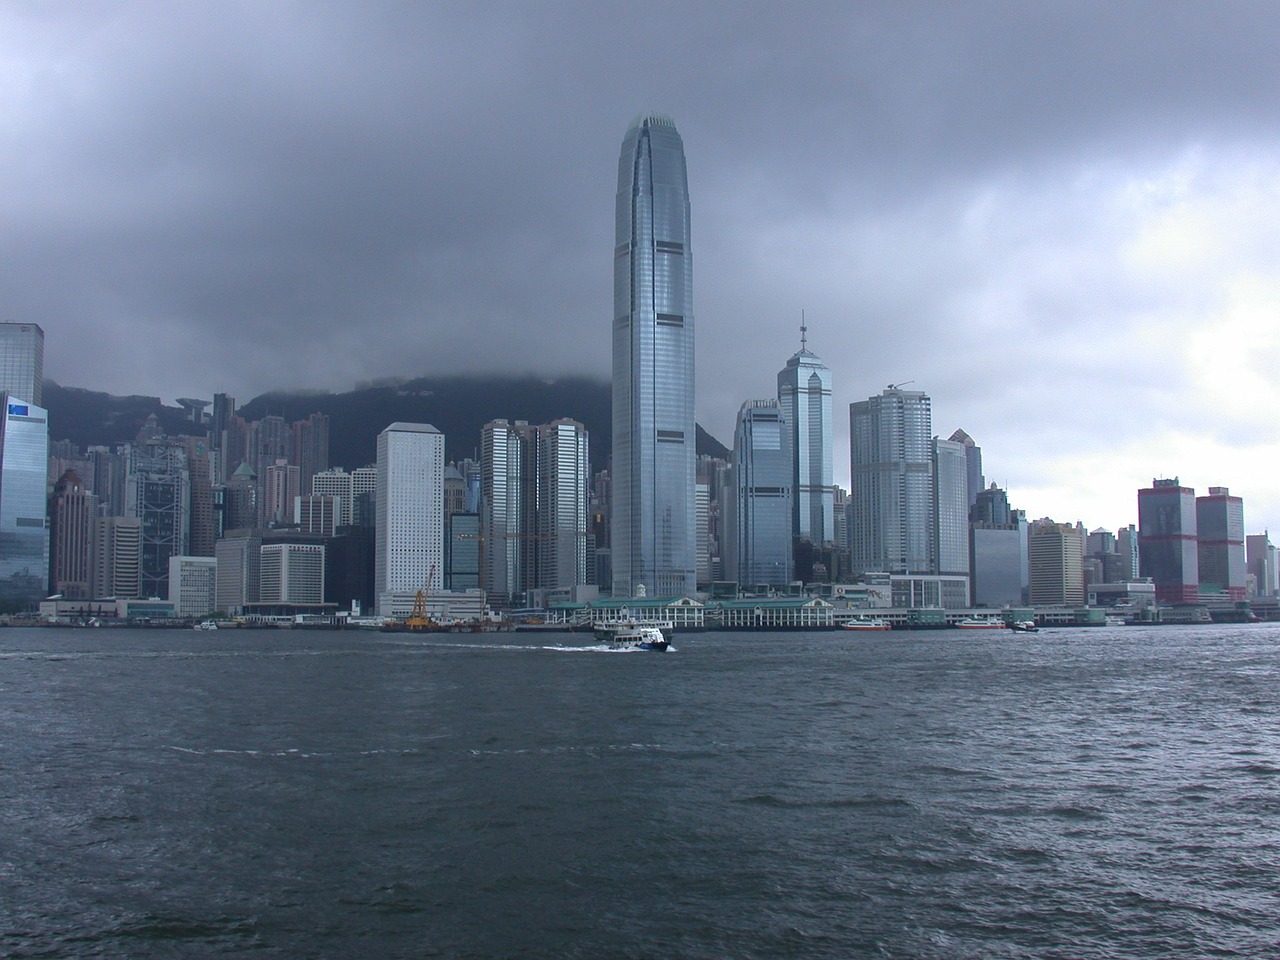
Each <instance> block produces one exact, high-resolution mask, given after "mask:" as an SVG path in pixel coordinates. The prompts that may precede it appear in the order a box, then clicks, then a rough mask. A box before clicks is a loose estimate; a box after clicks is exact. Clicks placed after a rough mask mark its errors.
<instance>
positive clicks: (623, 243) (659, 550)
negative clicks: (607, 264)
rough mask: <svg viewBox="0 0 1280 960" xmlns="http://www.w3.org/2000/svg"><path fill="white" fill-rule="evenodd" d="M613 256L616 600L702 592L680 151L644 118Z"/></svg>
mask: <svg viewBox="0 0 1280 960" xmlns="http://www.w3.org/2000/svg"><path fill="white" fill-rule="evenodd" d="M613 253H614V259H613V278H614V282H613V289H614V294H613V299H614V307H613V474H612V477H613V491H612V498H613V508H612V511H613V512H612V516H613V522H612V531H611V538H612V564H613V592H614V594H615V595H619V596H632V595H634V594H635V593H636V592H637V589H638V588H639V587H640V586H641V585H643V586H644V587H645V590H646V592H647V593H649V594H651V595H655V596H656V595H663V596H669V595H678V594H689V593H692V592H693V590H694V586H695V572H696V570H695V568H696V562H695V544H694V534H695V522H696V520H695V502H694V459H695V440H696V437H695V434H694V430H695V427H694V416H693V330H694V323H693V258H692V254H693V251H692V248H691V247H690V243H689V183H688V175H687V173H686V170H685V158H684V143H683V141H682V140H681V139H680V134H679V132H677V130H676V127H675V124H674V123H672V122H671V120H670V119H668V118H667V117H664V116H660V115H657V114H650V115H648V116H643V117H640V118H638V119H637V120H636V121H635V122H634V123H632V125H631V128H630V129H629V130H628V131H627V135H626V137H625V138H624V139H623V141H622V154H621V157H620V158H619V161H618V198H617V233H616V238H615V246H614V251H613Z"/></svg>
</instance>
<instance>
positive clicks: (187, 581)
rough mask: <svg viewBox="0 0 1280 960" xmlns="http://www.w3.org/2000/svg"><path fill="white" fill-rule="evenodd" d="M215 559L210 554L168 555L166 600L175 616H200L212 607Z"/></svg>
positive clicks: (214, 588)
mask: <svg viewBox="0 0 1280 960" xmlns="http://www.w3.org/2000/svg"><path fill="white" fill-rule="evenodd" d="M217 569H218V561H217V560H215V559H214V558H213V557H178V556H175V557H170V558H169V597H168V599H169V602H170V603H172V604H173V611H174V615H175V616H178V617H184V618H188V617H203V616H207V615H208V614H210V613H213V612H214V610H215V609H216V606H215V600H216V596H217V579H218V578H217Z"/></svg>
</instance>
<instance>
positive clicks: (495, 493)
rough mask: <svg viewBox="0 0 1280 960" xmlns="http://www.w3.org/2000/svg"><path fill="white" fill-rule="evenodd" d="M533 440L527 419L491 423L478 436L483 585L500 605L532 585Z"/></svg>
mask: <svg viewBox="0 0 1280 960" xmlns="http://www.w3.org/2000/svg"><path fill="white" fill-rule="evenodd" d="M535 436H536V431H535V430H534V429H533V428H532V427H530V426H529V424H528V422H527V421H524V420H517V421H515V422H514V423H511V422H509V421H507V420H491V421H490V422H488V423H486V424H485V425H484V427H483V429H482V431H481V435H480V491H481V492H480V503H481V509H480V517H481V520H480V524H481V530H480V536H481V538H482V546H481V571H480V585H481V586H482V587H483V588H484V590H485V591H486V592H487V593H488V594H489V595H490V597H491V599H493V600H495V601H497V602H498V603H518V602H522V598H523V597H524V594H525V591H526V590H529V589H531V588H532V587H533V586H534V582H533V559H532V558H533V548H534V546H535V544H534V542H533V538H534V536H535V535H536V530H535V528H534V503H535V502H536V498H537V491H536V487H537V473H536V463H537V459H536V440H535Z"/></svg>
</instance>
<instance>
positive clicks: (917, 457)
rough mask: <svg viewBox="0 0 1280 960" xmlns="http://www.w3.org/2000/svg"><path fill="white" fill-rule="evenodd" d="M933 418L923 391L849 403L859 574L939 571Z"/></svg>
mask: <svg viewBox="0 0 1280 960" xmlns="http://www.w3.org/2000/svg"><path fill="white" fill-rule="evenodd" d="M932 425H933V418H932V415H931V413H930V405H929V398H928V397H927V396H925V394H924V393H922V392H921V391H919V390H903V389H901V388H899V387H889V388H888V389H887V390H885V391H883V392H882V393H881V394H880V395H879V396H878V397H871V398H870V399H868V400H862V401H859V402H858V403H851V404H849V447H850V461H851V463H850V466H851V474H852V475H851V477H850V481H851V482H850V489H849V552H850V561H851V563H852V566H853V572H854V573H865V572H867V571H872V570H879V571H884V572H887V573H936V572H937V570H936V569H935V566H934V551H933V544H932V542H931V537H930V531H931V528H932V526H933V442H932V441H933V437H932V433H933V427H932Z"/></svg>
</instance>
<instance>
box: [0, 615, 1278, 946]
mask: <svg viewBox="0 0 1280 960" xmlns="http://www.w3.org/2000/svg"><path fill="white" fill-rule="evenodd" d="M0 824H2V825H3V828H2V829H0V955H3V956H5V957H23V958H26V957H42V958H47V957H68V958H152V957H165V958H169V957H173V958H177V957H183V958H187V957H205V956H223V955H225V956H235V957H246V958H259V957H260V958H354V957H370V958H417V957H462V958H490V957H502V958H506V957H513V958H514V957H520V958H525V957H527V958H540V957H566V958H600V957H620V958H646V957H662V958H685V957H688V958H713V957H732V958H752V957H759V958H787V957H806V958H807V957H821V958H828V957H829V958H842V960H843V958H858V957H913V958H1015V957H1017V958H1021V957H1027V958H1031V957H1035V958H1045V957H1061V958H1075V960H1083V958H1104V957H1105V958H1111V960H1114V958H1148V957H1149V958H1163V957H1191V956H1214V957H1241V958H1246V957H1247V958H1253V957H1263V956H1276V955H1278V954H1280V893H1278V892H1277V891H1278V890H1280V887H1277V882H1276V880H1277V877H1278V876H1280V625H1239V626H1234V625H1233V626H1219V625H1212V626H1211V625H1205V626H1200V627H1165V628H1159V627H1116V628H1110V627H1108V628H1097V629H1075V630H1072V629H1061V630H1046V631H1042V632H1041V633H1039V634H1035V635H1017V634H1013V633H1011V632H1010V631H1007V630H972V631H958V630H951V631H937V632H922V633H901V632H892V633H875V632H872V633H855V634H850V633H840V632H836V633H830V632H828V633H779V634H764V633H705V634H678V635H677V636H676V639H675V643H674V649H673V650H672V651H670V652H667V653H654V652H622V653H620V652H611V651H608V650H606V649H604V648H602V647H599V646H596V645H595V644H594V641H593V640H592V639H591V638H590V637H588V636H578V635H569V634H528V635H526V634H502V635H487V636H477V637H475V638H474V639H473V638H470V637H457V636H440V637H434V636H425V637H423V636H412V635H391V634H377V633H370V634H365V633H356V632H347V633H338V632H332V633H331V632H311V631H283V630H282V631H230V630H221V631H216V632H213V631H211V632H197V631H164V630H125V629H102V630H92V629H81V630H64V629H18V628H13V629H4V630H0Z"/></svg>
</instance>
